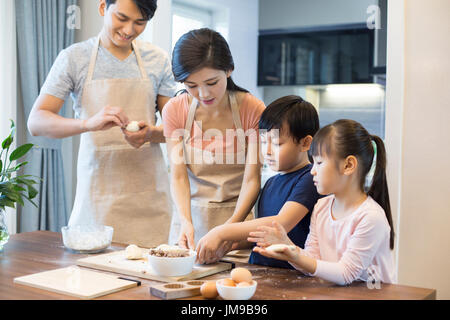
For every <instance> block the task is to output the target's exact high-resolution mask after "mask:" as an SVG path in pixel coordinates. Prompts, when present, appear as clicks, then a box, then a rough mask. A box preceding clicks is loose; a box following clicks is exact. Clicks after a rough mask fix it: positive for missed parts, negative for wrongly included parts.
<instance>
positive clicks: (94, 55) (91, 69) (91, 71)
mask: <svg viewBox="0 0 450 320" xmlns="http://www.w3.org/2000/svg"><path fill="white" fill-rule="evenodd" d="M99 45H100V35H99V36H98V37H97V39H96V40H95V44H94V49H92V54H91V60H90V62H89V69H88V74H87V78H86V82H90V81H92V78H93V76H94V68H95V61H96V60H97V54H98V47H99Z"/></svg>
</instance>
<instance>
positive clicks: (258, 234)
mask: <svg viewBox="0 0 450 320" xmlns="http://www.w3.org/2000/svg"><path fill="white" fill-rule="evenodd" d="M256 229H257V230H258V231H252V232H250V233H249V237H248V238H247V241H250V242H256V245H257V246H259V247H268V246H270V245H272V244H279V243H284V244H287V245H293V244H294V243H293V242H292V241H291V239H289V237H288V235H287V232H286V230H285V229H284V228H283V226H282V225H281V224H279V223H278V222H277V221H273V222H272V227H266V226H260V227H258V228H256Z"/></svg>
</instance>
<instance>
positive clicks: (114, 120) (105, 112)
mask: <svg viewBox="0 0 450 320" xmlns="http://www.w3.org/2000/svg"><path fill="white" fill-rule="evenodd" d="M127 123H128V118H127V116H126V115H125V114H124V113H123V110H122V109H121V108H119V107H110V106H106V107H104V108H103V109H101V110H100V111H99V112H97V113H96V114H95V115H94V116H92V117H90V118H89V119H86V120H84V121H83V127H84V130H86V131H104V130H108V129H111V128H112V127H120V128H123V127H125V126H126V124H127Z"/></svg>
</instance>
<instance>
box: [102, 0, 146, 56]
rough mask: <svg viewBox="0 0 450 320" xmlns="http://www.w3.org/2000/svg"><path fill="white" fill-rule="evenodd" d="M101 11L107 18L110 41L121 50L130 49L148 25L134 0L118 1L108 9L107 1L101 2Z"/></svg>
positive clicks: (106, 28) (107, 31) (106, 27)
mask: <svg viewBox="0 0 450 320" xmlns="http://www.w3.org/2000/svg"><path fill="white" fill-rule="evenodd" d="M99 10H100V14H101V15H102V16H103V17H105V21H104V28H105V30H106V33H107V35H108V38H109V40H110V41H111V42H112V43H113V44H114V45H115V46H116V47H119V48H129V47H130V46H131V43H132V42H133V40H134V39H136V38H137V37H138V36H139V35H140V34H141V33H142V32H143V31H144V30H145V27H146V26H147V23H148V20H145V19H144V17H143V16H142V13H141V11H140V10H139V8H138V6H137V5H136V4H135V3H134V1H133V0H117V1H116V3H114V4H111V5H110V6H109V7H108V8H106V1H105V0H101V2H100V8H99Z"/></svg>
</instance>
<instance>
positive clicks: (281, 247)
mask: <svg viewBox="0 0 450 320" xmlns="http://www.w3.org/2000/svg"><path fill="white" fill-rule="evenodd" d="M284 248H289V249H290V250H293V251H294V250H295V245H291V246H289V245H287V244H281V243H280V244H273V245H271V246H268V247H267V248H266V250H267V251H270V252H273V253H281V252H283V250H284Z"/></svg>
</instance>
